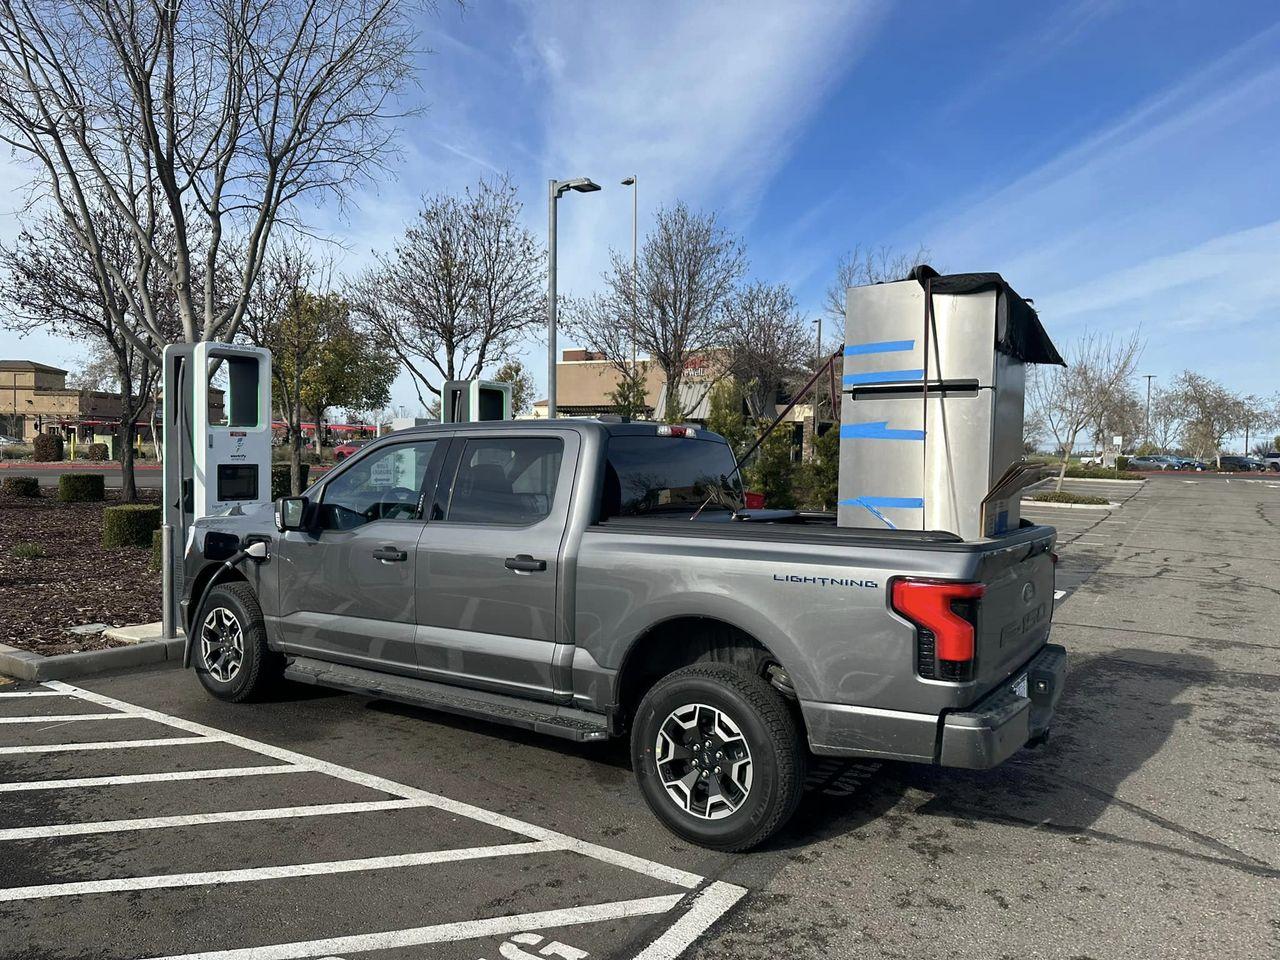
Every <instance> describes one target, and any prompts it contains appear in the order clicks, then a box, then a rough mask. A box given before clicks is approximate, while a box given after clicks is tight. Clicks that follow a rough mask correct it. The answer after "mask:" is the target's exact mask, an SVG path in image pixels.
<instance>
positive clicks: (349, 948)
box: [152, 884, 729, 960]
mask: <svg viewBox="0 0 1280 960" xmlns="http://www.w3.org/2000/svg"><path fill="white" fill-rule="evenodd" d="M723 886H729V884H723ZM681 899H682V895H681V894H678V893H677V894H673V895H670V896H665V897H643V898H641V899H638V900H619V901H617V902H615V903H597V904H592V905H591V906H586V907H569V908H567V909H564V910H540V911H538V912H536V913H516V914H511V915H510V916H506V917H489V918H487V919H484V920H462V921H459V922H457V923H440V924H435V925H434V926H430V927H413V928H412V929H408V930H388V931H385V932H382V933H365V934H357V935H355V936H351V937H332V938H330V939H328V940H304V941H299V942H297V943H281V944H277V945H275V946H270V947H245V948H243V949H239V950H210V951H206V952H204V953H184V954H177V955H174V956H169V957H154V958H152V960H306V958H310V957H324V956H327V955H329V954H336V953H368V952H369V951H370V950H394V949H396V948H397V947H420V946H422V945H423V944H427V943H448V942H450V941H453V940H474V939H475V938H477V937H493V936H503V935H505V934H508V933H521V932H523V931H525V930H549V929H553V928H555V927H566V926H571V925H573V924H580V923H600V922H602V921H605V920H622V919H625V918H627V917H643V916H648V915H650V914H655V913H666V912H667V911H668V910H670V909H671V908H672V907H674V906H676V904H678V903H679V902H680V900H681ZM672 956H675V954H672Z"/></svg>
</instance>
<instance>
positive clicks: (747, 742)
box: [631, 664, 805, 850]
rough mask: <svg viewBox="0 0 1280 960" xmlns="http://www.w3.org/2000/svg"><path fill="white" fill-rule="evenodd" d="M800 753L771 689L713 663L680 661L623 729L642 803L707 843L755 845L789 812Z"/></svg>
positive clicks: (800, 781) (796, 798)
mask: <svg viewBox="0 0 1280 960" xmlns="http://www.w3.org/2000/svg"><path fill="white" fill-rule="evenodd" d="M804 757H805V751H804V744H803V741H802V739H801V736H800V733H799V731H798V730H797V727H796V723H795V720H794V719H793V718H792V715H791V712H790V710H789V709H788V708H787V705H786V703H785V702H784V701H783V699H782V697H781V696H780V695H779V694H778V692H777V691H776V690H774V689H773V688H772V687H771V686H770V685H769V684H768V683H766V682H765V681H764V680H762V679H760V678H759V677H756V676H753V675H751V674H749V673H746V672H745V671H742V670H737V669H734V668H732V667H725V666H721V665H717V664H698V665H695V666H692V667H685V668H683V669H681V670H677V671H675V672H674V673H671V674H668V675H667V676H666V677H664V678H663V679H661V680H659V681H658V682H657V683H656V684H654V686H653V687H652V688H651V689H650V690H649V692H648V693H646V694H645V696H644V699H643V700H642V701H641V702H640V708H639V710H638V711H637V712H636V718H635V723H634V724H633V727H632V733H631V759H632V762H633V764H634V766H635V772H636V779H637V781H638V782H639V784H640V791H641V793H642V794H643V795H644V798H645V801H646V802H647V803H648V804H649V808H650V809H651V810H653V812H654V813H655V814H656V815H657V816H658V818H659V819H660V820H661V821H662V822H663V823H664V824H666V825H667V827H668V828H670V829H671V830H672V831H673V832H674V833H676V834H678V835H679V836H681V837H683V838H684V839H686V840H689V841H692V842H693V843H696V844H699V845H701V846H704V847H710V848H712V849H714V850H746V849H748V848H750V847H754V846H756V845H758V844H760V843H763V842H764V841H765V840H767V839H768V838H769V837H770V836H772V835H773V834H774V833H776V832H777V831H778V829H779V828H781V827H782V826H783V824H785V823H786V822H787V820H789V819H790V818H791V815H792V813H794V812H795V808H796V805H797V804H798V803H799V802H800V794H801V790H802V788H803V785H804Z"/></svg>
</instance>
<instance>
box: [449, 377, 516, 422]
mask: <svg viewBox="0 0 1280 960" xmlns="http://www.w3.org/2000/svg"><path fill="white" fill-rule="evenodd" d="M510 419H511V384H509V383H499V382H497V381H496V380H446V381H445V384H444V386H443V387H442V388H441V390H440V422H441V423H474V422H476V421H479V420H510Z"/></svg>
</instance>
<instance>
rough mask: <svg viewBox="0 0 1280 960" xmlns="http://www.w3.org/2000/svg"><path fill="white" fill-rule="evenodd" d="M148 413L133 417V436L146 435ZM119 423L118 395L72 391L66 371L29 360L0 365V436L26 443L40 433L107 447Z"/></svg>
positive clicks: (148, 426)
mask: <svg viewBox="0 0 1280 960" xmlns="http://www.w3.org/2000/svg"><path fill="white" fill-rule="evenodd" d="M150 420H151V410H150V407H148V408H147V409H145V410H144V411H143V413H142V415H141V416H140V417H139V418H138V429H139V434H140V435H141V436H142V437H144V438H146V437H149V436H150V434H151V425H150ZM119 423H120V394H118V393H109V392H107V391H104V390H76V389H74V388H72V387H68V386H67V371H66V370H63V369H61V368H60V367H51V366H48V365H47V364H43V363H36V362H35V361H34V360H0V434H4V435H6V436H11V437H15V438H16V439H19V440H22V441H23V442H25V443H30V442H31V441H32V440H34V439H35V438H36V437H37V436H38V435H40V434H42V433H52V434H56V435H57V436H60V437H62V438H63V439H64V440H66V441H71V440H72V439H74V440H75V441H76V442H81V443H93V442H104V443H108V442H110V438H111V437H112V435H113V434H114V432H115V429H116V426H117V425H118V424H119Z"/></svg>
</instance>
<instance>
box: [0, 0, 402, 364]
mask: <svg viewBox="0 0 1280 960" xmlns="http://www.w3.org/2000/svg"><path fill="white" fill-rule="evenodd" d="M414 40H415V33H414V30H413V26H412V23H411V21H410V18H409V16H408V11H407V10H406V9H405V4H404V3H403V2H402V0H256V2H254V3H230V2H226V0H191V2H186V3H174V2H172V0H49V2H41V3H33V2H31V0H5V2H4V3H3V5H0V141H3V142H5V143H7V144H8V145H9V146H10V147H11V148H12V149H13V151H14V152H15V153H16V154H17V156H18V157H19V158H21V159H25V160H26V161H27V162H28V163H29V165H30V166H31V167H32V168H33V170H34V171H35V175H34V179H33V183H32V187H33V192H36V193H43V194H47V195H48V197H49V199H50V200H51V202H52V204H53V205H54V208H55V209H56V210H57V211H58V212H59V213H61V214H62V215H63V216H65V218H66V220H67V224H68V228H69V229H70V230H71V231H72V232H73V233H74V235H75V236H76V238H77V240H78V241H79V245H80V246H81V247H82V248H83V249H84V250H85V251H86V253H87V254H88V256H89V258H90V262H91V263H92V265H93V268H94V270H95V271H96V272H97V274H98V275H99V278H100V285H102V286H106V285H107V284H108V283H110V284H111V285H113V286H114V287H115V288H116V289H117V290H118V291H119V294H120V302H118V303H117V302H114V301H109V302H108V304H107V308H108V309H109V310H110V311H111V312H112V314H113V322H114V323H115V324H116V325H117V326H119V327H120V328H121V329H122V330H123V331H125V333H126V334H127V335H129V336H130V337H131V338H132V339H133V340H134V343H135V345H136V346H137V347H138V348H139V349H141V350H143V351H144V352H146V353H147V354H148V355H149V356H150V357H151V359H152V360H153V361H157V362H158V360H159V356H160V350H161V347H162V346H163V344H164V343H166V342H168V339H167V337H168V334H167V333H166V331H165V330H164V329H163V327H162V324H161V319H160V317H161V312H162V311H161V310H160V309H159V306H158V304H157V303H156V302H155V294H154V291H156V290H157V289H158V288H163V289H166V290H168V291H169V292H170V293H171V294H172V296H173V298H174V300H175V303H176V307H177V311H176V312H177V316H178V319H179V322H180V330H181V333H180V335H181V337H182V339H184V340H187V341H195V340H202V339H203V340H209V339H231V338H232V337H233V336H234V335H235V333H236V331H237V329H238V328H239V327H240V325H241V323H242V322H243V319H244V315H245V311H246V310H247V309H248V306H249V300H250V296H251V293H252V290H253V286H254V283H255V281H256V280H257V278H258V275H259V273H260V272H261V270H262V266H263V262H264V258H265V256H266V253H267V250H268V243H269V240H270V237H271V235H272V232H273V230H274V229H276V228H277V226H279V225H281V224H289V225H292V226H299V224H298V221H297V220H296V214H295V213H294V211H295V209H296V204H297V202H298V201H299V200H301V199H303V198H305V197H314V198H318V197H320V196H329V197H336V198H337V200H338V201H339V202H341V201H342V200H343V199H344V198H345V197H347V196H348V195H349V192H350V190H351V188H352V187H353V186H354V185H355V184H357V183H358V182H360V181H362V180H363V179H366V178H367V177H368V176H369V175H370V174H372V173H373V172H374V171H377V170H379V169H380V168H381V166H382V164H383V162H384V160H385V159H386V158H387V156H388V155H389V153H391V152H392V148H393V139H394V137H395V130H394V124H395V121H396V120H397V119H398V118H399V117H401V116H403V112H402V111H401V108H400V107H399V106H398V105H397V103H398V101H397V99H396V94H397V93H398V92H399V91H400V90H401V89H402V88H403V87H404V86H405V85H406V84H407V83H409V82H411V80H412V60H413V54H414V51H413V44H414ZM95 197H101V198H103V199H104V201H105V202H106V203H107V204H108V205H109V206H110V207H111V209H112V210H113V212H114V214H115V215H116V216H117V217H118V218H119V219H120V220H121V221H122V222H123V223H124V224H125V225H126V226H127V227H128V234H127V238H128V242H129V244H130V245H131V247H132V259H133V260H134V261H135V262H136V263H137V264H138V265H139V272H140V274H141V275H142V278H143V279H142V282H141V283H137V284H134V283H130V282H129V278H127V277H125V276H123V275H120V274H119V273H118V272H117V270H116V267H115V264H114V261H113V257H112V255H111V249H110V246H111V241H110V238H107V237H104V236H103V235H102V234H101V233H100V232H99V231H98V229H97V220H96V219H95V218H94V217H92V216H91V215H90V214H91V208H92V205H93V203H94V202H95V200H94V198H95ZM165 230H169V231H171V232H172V243H161V242H158V237H159V236H160V235H161V233H162V232H163V231H165ZM230 251H234V261H235V263H236V267H235V269H234V271H232V272H230V273H227V274H224V273H222V266H223V265H224V264H225V263H227V262H229V261H230V260H231V259H232V256H231V255H230ZM201 275H203V276H204V277H206V278H208V282H207V283H204V284H200V283H199V282H197V278H198V277H199V276H201ZM222 278H225V284H226V288H225V289H221V290H220V289H215V288H216V287H217V286H218V283H217V282H216V281H217V280H219V279H222Z"/></svg>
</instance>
